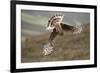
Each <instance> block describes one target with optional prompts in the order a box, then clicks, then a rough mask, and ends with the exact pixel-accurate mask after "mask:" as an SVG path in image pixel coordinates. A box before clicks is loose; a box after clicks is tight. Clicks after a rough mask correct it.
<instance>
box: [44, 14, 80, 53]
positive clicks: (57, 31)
mask: <svg viewBox="0 0 100 73" xmlns="http://www.w3.org/2000/svg"><path fill="white" fill-rule="evenodd" d="M63 17H64V15H62V14H56V15H53V16H52V17H51V18H50V19H49V20H48V25H47V30H52V32H51V34H50V37H49V43H48V44H46V45H45V46H44V51H43V53H44V55H48V54H50V53H51V52H52V51H53V48H54V43H53V40H54V39H55V37H56V36H57V35H61V36H63V35H64V32H63V31H72V32H73V33H80V32H81V31H82V27H81V26H80V25H78V26H72V25H68V24H65V23H63V22H62V20H63Z"/></svg>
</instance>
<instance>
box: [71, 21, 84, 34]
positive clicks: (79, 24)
mask: <svg viewBox="0 0 100 73" xmlns="http://www.w3.org/2000/svg"><path fill="white" fill-rule="evenodd" d="M82 30H83V28H82V24H81V23H79V22H76V24H75V31H74V32H73V34H79V33H81V32H82Z"/></svg>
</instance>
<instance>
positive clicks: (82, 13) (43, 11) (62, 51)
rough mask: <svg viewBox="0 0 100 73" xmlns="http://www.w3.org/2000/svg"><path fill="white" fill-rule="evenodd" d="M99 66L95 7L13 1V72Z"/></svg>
mask: <svg viewBox="0 0 100 73" xmlns="http://www.w3.org/2000/svg"><path fill="white" fill-rule="evenodd" d="M96 66H97V7H96V6H93V5H77V4H60V3H46V2H31V1H29V2H28V1H11V72H26V71H43V70H59V69H76V68H90V67H96Z"/></svg>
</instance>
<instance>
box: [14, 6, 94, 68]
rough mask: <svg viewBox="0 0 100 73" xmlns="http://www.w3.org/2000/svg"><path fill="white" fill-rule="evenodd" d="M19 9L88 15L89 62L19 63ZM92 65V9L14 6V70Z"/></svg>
mask: <svg viewBox="0 0 100 73" xmlns="http://www.w3.org/2000/svg"><path fill="white" fill-rule="evenodd" d="M21 9H27V10H42V11H64V12H84V13H90V24H91V25H90V31H91V32H90V60H75V61H57V62H37V63H36V62H35V63H21V37H20V36H21ZM86 64H94V9H84V8H70V7H66V8H65V7H51V6H35V5H16V68H17V69H21V68H38V67H53V66H72V65H86Z"/></svg>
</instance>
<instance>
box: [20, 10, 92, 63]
mask: <svg viewBox="0 0 100 73" xmlns="http://www.w3.org/2000/svg"><path fill="white" fill-rule="evenodd" d="M57 13H60V14H63V15H64V18H63V23H66V24H68V25H73V26H74V25H76V23H80V24H82V26H83V31H82V32H81V33H80V34H78V35H73V34H72V33H71V32H65V33H64V36H62V37H61V36H57V37H56V38H55V46H56V51H55V52H54V53H52V54H51V55H48V56H45V57H44V56H43V54H42V51H43V45H45V44H46V43H48V39H49V36H50V33H51V32H49V31H47V30H46V27H47V24H48V20H49V19H50V17H51V16H52V15H55V14H57ZM21 38H22V42H21V43H22V46H21V62H44V61H62V60H86V59H89V58H90V14H89V13H79V12H78V13H76V12H58V11H36V10H21Z"/></svg>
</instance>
